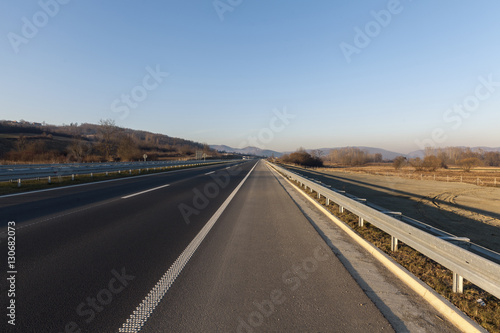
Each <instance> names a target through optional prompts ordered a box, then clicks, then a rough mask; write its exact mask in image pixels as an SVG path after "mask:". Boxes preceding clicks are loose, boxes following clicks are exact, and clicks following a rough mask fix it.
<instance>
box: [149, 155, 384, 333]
mask: <svg viewBox="0 0 500 333" xmlns="http://www.w3.org/2000/svg"><path fill="white" fill-rule="evenodd" d="M391 330H392V328H391V326H390V324H389V323H388V322H387V321H386V320H385V318H384V317H383V316H382V314H381V313H380V312H379V310H378V309H377V308H376V307H375V306H374V305H373V303H372V302H371V301H370V300H369V299H368V297H367V296H366V295H365V294H364V292H363V291H362V290H361V288H360V287H359V286H358V285H357V284H356V282H355V281H354V279H353V278H352V277H351V276H350V275H349V273H348V272H347V271H346V270H345V268H344V266H343V265H342V264H341V263H340V261H339V260H338V259H337V258H336V257H335V256H334V255H333V253H332V252H331V250H330V249H329V248H328V247H326V246H325V245H324V241H323V240H322V239H321V237H320V236H319V235H318V234H317V232H316V231H315V230H314V228H313V227H312V226H311V225H310V223H309V222H308V220H307V219H306V218H305V217H304V215H303V214H302V213H301V211H300V210H299V209H298V208H297V206H296V205H295V204H294V202H293V201H292V200H290V197H289V196H288V194H287V193H286V192H285V191H284V190H283V188H282V187H281V185H280V184H279V183H278V182H277V181H276V179H275V178H274V176H273V175H272V174H271V173H270V172H269V170H268V169H267V168H266V167H265V165H264V163H259V165H257V167H256V168H255V170H254V171H253V173H252V174H251V175H250V177H249V178H248V180H247V181H246V183H245V184H244V185H243V187H242V188H241V190H240V191H239V192H238V193H237V195H236V196H235V198H234V199H233V201H232V202H231V203H230V205H229V206H228V208H227V209H226V211H225V212H224V213H223V214H222V216H221V217H220V219H219V221H218V222H217V223H216V224H215V226H214V227H213V229H212V230H211V231H210V233H209V234H208V236H207V238H206V239H205V240H204V241H203V243H202V244H201V245H200V247H199V248H198V250H197V252H196V253H195V254H194V255H193V257H192V258H191V260H190V261H189V263H188V264H187V265H186V267H185V268H184V270H183V271H182V273H181V274H180V275H179V277H178V278H177V279H176V281H175V282H174V284H173V285H172V287H171V288H170V289H169V291H168V292H167V294H166V295H165V297H164V298H163V301H162V302H161V303H160V304H159V305H158V306H157V308H156V309H155V310H154V312H153V313H152V315H151V317H150V318H149V320H148V321H147V322H146V324H145V326H144V328H143V330H142V331H141V332H259V331H282V332H286V331H288V332H292V331H293V332H297V331H301V332H303V331H323V332H331V331H341V332H367V331H370V332H379V331H391Z"/></svg>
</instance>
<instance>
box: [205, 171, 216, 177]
mask: <svg viewBox="0 0 500 333" xmlns="http://www.w3.org/2000/svg"><path fill="white" fill-rule="evenodd" d="M212 173H215V171H210V172H207V173H206V174H205V176H206V175H211V174H212Z"/></svg>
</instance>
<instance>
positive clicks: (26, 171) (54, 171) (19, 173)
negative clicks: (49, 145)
mask: <svg viewBox="0 0 500 333" xmlns="http://www.w3.org/2000/svg"><path fill="white" fill-rule="evenodd" d="M221 161H222V160H208V161H204V160H191V161H151V162H109V163H67V164H66V163H65V164H35V165H31V164H24V165H2V166H0V181H18V180H19V179H23V180H26V179H37V178H48V177H58V176H71V175H86V174H93V173H105V172H114V171H126V170H138V169H154V168H162V167H169V166H182V165H186V166H187V165H196V164H201V163H214V162H215V163H218V162H221Z"/></svg>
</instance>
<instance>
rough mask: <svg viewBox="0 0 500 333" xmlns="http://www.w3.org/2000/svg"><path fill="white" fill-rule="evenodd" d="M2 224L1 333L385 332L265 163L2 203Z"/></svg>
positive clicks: (42, 194)
mask: <svg viewBox="0 0 500 333" xmlns="http://www.w3.org/2000/svg"><path fill="white" fill-rule="evenodd" d="M0 217H1V221H0V223H1V224H0V225H1V228H0V241H1V246H0V247H1V251H2V258H3V262H4V263H6V262H7V258H6V257H7V252H8V249H7V239H6V238H5V236H6V234H7V233H8V230H9V229H8V222H9V221H14V222H15V227H14V229H15V242H16V244H15V273H13V274H14V276H15V284H14V289H15V296H14V297H10V296H9V297H7V294H9V290H10V289H11V288H12V284H11V283H10V280H7V279H8V278H9V277H10V276H11V275H12V274H10V273H7V272H8V271H9V269H8V268H6V265H2V267H4V268H3V269H2V272H1V274H2V284H1V296H2V299H1V308H2V309H3V311H4V312H5V313H4V314H2V316H1V317H2V318H3V319H2V323H1V326H0V327H1V328H2V329H0V331H2V332H136V331H139V330H140V331H141V332H263V331H287V332H292V331H300V332H303V331H315V332H333V331H335V332H360V331H363V332H364V331H371V332H380V331H392V328H391V326H390V324H389V323H388V322H387V321H386V319H385V318H384V317H383V316H382V314H381V313H380V312H379V310H378V309H377V308H376V307H375V306H374V305H373V303H372V302H371V301H370V300H369V298H368V297H367V296H366V295H365V294H364V292H363V291H362V290H361V288H360V287H359V286H358V285H357V284H356V282H355V281H354V279H353V278H352V277H351V276H350V275H349V273H348V272H347V271H346V270H345V268H344V266H343V265H342V264H341V263H340V262H339V260H338V259H337V258H336V257H335V255H334V254H333V253H332V252H331V250H330V249H329V248H328V247H327V246H326V245H325V244H324V241H323V240H322V239H321V237H320V236H319V235H318V234H317V232H316V231H315V230H314V228H313V227H312V226H311V225H310V223H309V221H308V220H307V219H306V217H305V216H304V215H303V214H302V212H301V211H300V210H299V209H298V207H297V206H296V205H295V203H294V202H293V201H292V200H291V199H290V197H289V195H288V194H287V192H286V191H285V190H284V189H283V188H282V187H281V185H280V184H279V182H278V181H277V180H276V179H275V178H274V176H273V174H272V173H271V172H270V171H269V170H268V168H267V167H266V166H265V163H263V162H258V161H256V160H251V161H243V162H241V163H238V164H230V165H228V164H224V165H216V166H208V167H200V168H195V169H187V170H182V171H178V172H168V173H162V174H154V175H148V176H142V177H136V178H128V179H125V180H119V181H113V182H107V183H97V184H92V185H86V186H78V187H68V188H64V189H57V190H53V191H44V192H37V193H32V194H24V195H18V196H7V197H0ZM2 236H3V237H2ZM6 281H7V283H6ZM12 299H14V300H15V311H14V313H15V321H14V322H15V326H14V325H11V324H9V323H8V320H10V318H11V317H9V316H7V314H8V313H9V312H10V310H8V309H7V307H8V306H9V302H11V301H12Z"/></svg>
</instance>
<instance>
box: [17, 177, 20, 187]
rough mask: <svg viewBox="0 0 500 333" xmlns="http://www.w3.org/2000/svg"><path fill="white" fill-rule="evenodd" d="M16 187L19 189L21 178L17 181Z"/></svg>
mask: <svg viewBox="0 0 500 333" xmlns="http://www.w3.org/2000/svg"><path fill="white" fill-rule="evenodd" d="M17 187H21V178H19V179H18V180H17Z"/></svg>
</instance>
